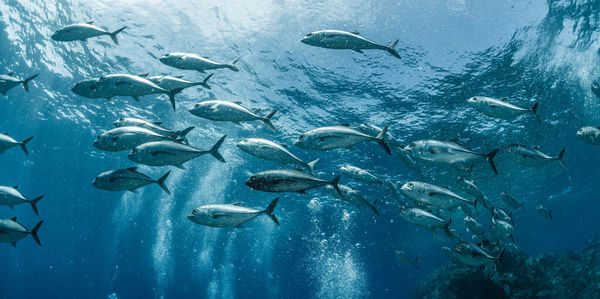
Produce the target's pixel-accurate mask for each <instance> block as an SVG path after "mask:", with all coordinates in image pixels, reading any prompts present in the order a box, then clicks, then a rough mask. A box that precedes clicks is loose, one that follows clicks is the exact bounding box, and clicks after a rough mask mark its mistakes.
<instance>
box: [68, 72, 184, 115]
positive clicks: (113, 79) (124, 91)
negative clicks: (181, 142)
mask: <svg viewBox="0 0 600 299" xmlns="http://www.w3.org/2000/svg"><path fill="white" fill-rule="evenodd" d="M182 90H183V88H176V89H173V90H167V89H164V88H162V87H160V86H158V85H156V84H154V83H152V82H151V81H150V80H148V79H146V78H144V77H140V76H137V75H130V74H110V75H105V76H102V77H100V78H97V79H86V80H83V81H80V82H77V83H75V86H73V88H71V91H73V92H74V93H75V94H78V95H80V96H83V97H87V98H105V99H107V100H108V101H111V100H112V98H113V97H115V96H130V97H132V98H133V99H134V100H136V101H139V97H141V96H145V95H150V94H167V95H168V96H169V100H170V101H171V106H172V107H173V111H175V95H176V94H178V93H179V92H181V91H182Z"/></svg>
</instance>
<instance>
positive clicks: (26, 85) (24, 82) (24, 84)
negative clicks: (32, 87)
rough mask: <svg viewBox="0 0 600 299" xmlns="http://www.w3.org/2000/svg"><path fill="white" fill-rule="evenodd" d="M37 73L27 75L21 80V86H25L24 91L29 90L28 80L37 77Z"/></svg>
mask: <svg viewBox="0 0 600 299" xmlns="http://www.w3.org/2000/svg"><path fill="white" fill-rule="evenodd" d="M38 75H39V74H35V75H32V76H29V77H27V78H26V79H25V80H23V81H22V82H21V84H23V88H25V91H27V92H29V81H31V80H33V79H34V78H35V77H37V76H38Z"/></svg>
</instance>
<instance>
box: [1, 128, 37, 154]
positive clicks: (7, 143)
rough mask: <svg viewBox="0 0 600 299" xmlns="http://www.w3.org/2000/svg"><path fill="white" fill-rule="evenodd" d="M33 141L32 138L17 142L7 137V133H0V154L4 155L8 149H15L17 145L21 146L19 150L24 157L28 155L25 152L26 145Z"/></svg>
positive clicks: (27, 152)
mask: <svg viewBox="0 0 600 299" xmlns="http://www.w3.org/2000/svg"><path fill="white" fill-rule="evenodd" d="M31 139H33V136H31V137H29V138H27V139H25V140H23V141H21V142H19V141H16V140H15V139H13V138H12V137H10V136H8V132H4V133H0V154H2V153H4V151H6V150H7V149H9V148H12V147H15V146H17V145H19V146H21V149H22V150H23V152H24V153H25V155H29V151H27V147H26V145H27V143H29V141H31Z"/></svg>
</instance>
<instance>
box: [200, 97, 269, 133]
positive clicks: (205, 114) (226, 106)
mask: <svg viewBox="0 0 600 299" xmlns="http://www.w3.org/2000/svg"><path fill="white" fill-rule="evenodd" d="M189 111H190V113H191V114H193V115H195V116H198V117H202V118H206V119H210V120H215V121H230V122H234V123H239V122H243V121H253V120H260V121H262V122H263V123H265V125H266V126H267V127H268V128H269V129H271V130H273V131H277V129H275V126H273V123H271V118H272V117H273V115H275V113H276V112H277V110H273V111H272V112H271V113H269V114H267V115H266V116H264V117H262V116H259V115H257V114H256V113H254V112H253V111H250V110H249V109H248V108H246V107H243V106H242V105H240V103H236V102H228V101H219V100H211V101H204V102H201V103H198V104H196V105H194V108H192V109H190V110H189Z"/></svg>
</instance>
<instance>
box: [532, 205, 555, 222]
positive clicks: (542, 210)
mask: <svg viewBox="0 0 600 299" xmlns="http://www.w3.org/2000/svg"><path fill="white" fill-rule="evenodd" d="M535 210H536V211H537V212H538V213H539V214H540V215H542V216H544V217H547V218H549V219H550V220H553V219H552V210H550V209H548V208H546V207H544V206H543V205H538V206H537V207H535Z"/></svg>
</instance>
